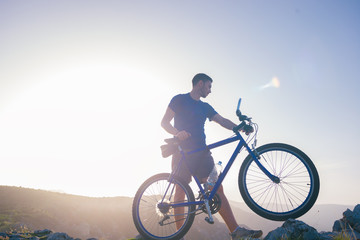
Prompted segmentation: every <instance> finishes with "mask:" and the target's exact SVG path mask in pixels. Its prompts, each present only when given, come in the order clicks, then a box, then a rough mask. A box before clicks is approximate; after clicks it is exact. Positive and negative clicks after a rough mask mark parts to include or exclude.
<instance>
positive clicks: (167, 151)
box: [160, 143, 178, 158]
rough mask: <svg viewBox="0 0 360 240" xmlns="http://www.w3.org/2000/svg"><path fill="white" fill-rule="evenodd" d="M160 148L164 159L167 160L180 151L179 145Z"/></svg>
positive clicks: (166, 145)
mask: <svg viewBox="0 0 360 240" xmlns="http://www.w3.org/2000/svg"><path fill="white" fill-rule="evenodd" d="M160 148H161V155H162V157H163V158H167V157H169V156H171V155H173V154H174V153H176V152H177V151H178V145H177V144H174V143H172V144H165V145H161V146H160Z"/></svg>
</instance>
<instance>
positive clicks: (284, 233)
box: [264, 219, 321, 240]
mask: <svg viewBox="0 0 360 240" xmlns="http://www.w3.org/2000/svg"><path fill="white" fill-rule="evenodd" d="M278 239H307V240H312V239H321V235H320V234H319V233H318V232H317V231H316V229H315V228H313V227H310V226H309V225H307V224H306V223H304V222H302V221H299V220H294V219H289V220H287V221H286V222H284V224H283V225H282V226H281V227H278V228H277V229H275V230H274V231H271V232H270V233H269V234H268V235H267V236H266V237H265V238H264V240H278Z"/></svg>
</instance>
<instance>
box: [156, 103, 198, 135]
mask: <svg viewBox="0 0 360 240" xmlns="http://www.w3.org/2000/svg"><path fill="white" fill-rule="evenodd" d="M174 116H175V112H174V111H173V110H172V109H171V108H169V107H168V108H167V109H166V112H165V114H164V117H163V119H162V120H161V126H162V127H163V128H164V129H165V131H167V132H168V133H170V134H171V135H174V136H176V137H177V138H179V140H181V141H182V140H185V139H187V138H188V137H190V136H191V134H190V133H188V132H186V131H179V130H177V129H176V128H175V127H174V126H173V125H172V124H171V121H172V120H173V118H174Z"/></svg>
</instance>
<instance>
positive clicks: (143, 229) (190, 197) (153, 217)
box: [132, 173, 195, 240]
mask: <svg viewBox="0 0 360 240" xmlns="http://www.w3.org/2000/svg"><path fill="white" fill-rule="evenodd" d="M169 179H170V174H169V173H160V174H157V175H154V176H152V177H150V178H149V179H148V180H146V181H145V182H144V183H143V184H142V185H141V186H140V188H139V189H138V191H137V193H136V195H135V198H134V201H133V206H132V215H133V221H134V224H135V226H136V228H137V230H138V231H139V233H140V235H142V236H143V237H144V239H152V240H158V239H169V240H177V239H180V238H182V237H183V236H184V235H185V234H186V233H187V232H188V231H189V229H190V227H191V225H192V224H193V221H194V218H195V205H189V206H187V207H184V221H183V224H182V226H181V227H180V228H179V230H177V228H176V223H175V217H174V214H173V213H172V212H174V209H173V208H171V207H169V209H166V208H165V210H164V209H162V210H161V209H160V208H159V207H158V206H159V205H158V203H160V202H161V201H162V199H165V201H164V202H165V203H172V202H173V198H174V196H173V193H174V189H175V186H179V187H180V188H181V189H182V190H183V191H184V193H185V200H184V201H185V202H186V201H188V202H194V201H195V199H194V194H193V192H192V190H191V188H190V187H189V185H188V184H187V183H185V182H184V181H182V179H180V178H178V177H175V178H173V180H172V182H171V183H170V182H169ZM168 186H170V187H169V188H168ZM166 189H168V191H167V193H168V194H166V195H165V192H166ZM164 196H165V198H164ZM166 215H167V216H169V219H167V220H165V221H163V224H164V226H161V224H160V222H161V221H162V220H163V219H165V216H166Z"/></svg>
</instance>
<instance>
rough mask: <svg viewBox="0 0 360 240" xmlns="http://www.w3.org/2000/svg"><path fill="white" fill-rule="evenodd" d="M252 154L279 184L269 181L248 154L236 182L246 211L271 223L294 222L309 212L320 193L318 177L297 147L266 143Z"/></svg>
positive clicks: (311, 163)
mask: <svg viewBox="0 0 360 240" xmlns="http://www.w3.org/2000/svg"><path fill="white" fill-rule="evenodd" d="M255 152H257V154H258V155H257V156H258V159H259V161H260V163H261V164H262V165H263V166H264V167H265V168H266V169H267V170H268V171H269V172H270V173H271V174H273V175H275V176H277V177H279V179H280V182H279V183H274V182H273V181H272V180H270V179H269V178H268V177H267V176H266V175H265V174H264V173H263V171H261V170H260V168H259V167H258V165H257V164H256V162H255V161H254V160H253V158H252V156H251V155H250V154H249V155H248V156H247V157H246V158H245V160H244V162H243V163H242V165H241V168H240V171H239V179H238V183H239V189H240V193H241V196H242V197H243V199H244V201H245V203H246V204H247V205H248V206H249V208H250V209H251V210H253V211H254V212H255V213H256V214H258V215H260V216H262V217H264V218H266V219H270V220H275V221H285V220H287V219H289V218H293V219H295V218H298V217H300V216H302V215H304V214H305V213H306V212H307V211H309V210H310V208H311V207H312V206H313V205H314V203H315V201H316V199H317V197H318V194H319V190H320V180H319V174H318V172H317V170H316V168H315V165H314V164H313V162H312V161H311V159H310V158H309V157H308V156H307V155H306V154H305V153H304V152H302V151H301V150H299V149H298V148H296V147H293V146H291V145H288V144H282V143H271V144H266V145H263V146H261V147H259V148H257V149H256V151H255ZM259 157H260V158H259Z"/></svg>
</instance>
